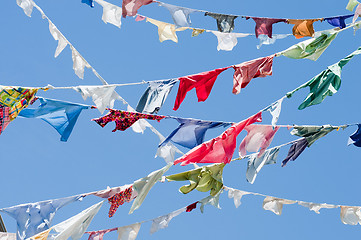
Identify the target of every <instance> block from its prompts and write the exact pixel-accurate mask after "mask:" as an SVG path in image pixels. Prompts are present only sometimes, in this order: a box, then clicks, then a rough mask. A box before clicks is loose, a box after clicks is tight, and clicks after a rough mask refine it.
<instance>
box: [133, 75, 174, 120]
mask: <svg viewBox="0 0 361 240" xmlns="http://www.w3.org/2000/svg"><path fill="white" fill-rule="evenodd" d="M177 82H178V79H168V80H164V81H156V82H149V83H148V87H147V89H146V90H145V92H144V93H143V96H142V97H141V98H140V100H139V102H138V105H137V108H136V110H137V112H140V113H148V114H154V113H158V112H159V110H160V109H161V107H162V106H163V104H164V102H165V100H166V99H167V97H168V94H169V93H170V92H171V90H172V88H173V86H174V85H175V84H176V83H177Z"/></svg>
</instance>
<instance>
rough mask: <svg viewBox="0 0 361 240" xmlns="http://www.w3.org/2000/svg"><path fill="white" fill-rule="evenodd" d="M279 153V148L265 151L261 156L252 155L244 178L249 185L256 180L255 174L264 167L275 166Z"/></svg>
mask: <svg viewBox="0 0 361 240" xmlns="http://www.w3.org/2000/svg"><path fill="white" fill-rule="evenodd" d="M279 151H280V148H279V147H275V148H272V149H269V150H266V151H265V152H264V154H263V155H261V156H259V157H258V156H257V155H256V154H252V155H251V156H250V157H249V160H248V164H247V165H248V166H247V172H246V178H247V181H248V182H249V183H251V184H253V183H254V181H255V180H256V177H257V174H258V173H259V171H261V169H262V167H263V166H264V165H269V164H275V163H276V159H277V157H278V153H279Z"/></svg>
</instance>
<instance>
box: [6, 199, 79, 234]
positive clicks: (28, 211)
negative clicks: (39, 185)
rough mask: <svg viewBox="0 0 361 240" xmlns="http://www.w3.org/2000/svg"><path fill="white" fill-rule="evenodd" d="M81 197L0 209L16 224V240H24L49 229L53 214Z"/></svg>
mask: <svg viewBox="0 0 361 240" xmlns="http://www.w3.org/2000/svg"><path fill="white" fill-rule="evenodd" d="M82 198H83V197H82V195H78V196H73V197H67V198H60V199H54V200H47V201H43V202H36V203H28V204H21V205H17V206H13V207H9V208H2V209H0V211H1V212H5V213H7V214H8V215H9V216H11V217H13V218H14V219H15V220H16V222H17V236H16V238H17V239H18V240H20V239H21V240H24V239H26V238H29V237H31V236H34V235H36V234H38V233H41V232H42V231H44V230H48V229H49V228H50V224H51V221H52V220H53V218H54V216H55V213H56V212H57V211H58V210H59V209H60V208H62V207H64V206H66V205H68V204H70V203H73V202H76V201H79V200H82Z"/></svg>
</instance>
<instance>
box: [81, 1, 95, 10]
mask: <svg viewBox="0 0 361 240" xmlns="http://www.w3.org/2000/svg"><path fill="white" fill-rule="evenodd" d="M81 2H82V3H85V4H87V5H89V6H90V7H92V8H93V7H94V2H93V0H81Z"/></svg>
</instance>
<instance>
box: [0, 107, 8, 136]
mask: <svg viewBox="0 0 361 240" xmlns="http://www.w3.org/2000/svg"><path fill="white" fill-rule="evenodd" d="M9 110H10V108H9V107H5V106H2V105H0V134H1V133H2V132H3V131H4V130H5V128H6V127H7V126H8V125H9V123H10V116H9Z"/></svg>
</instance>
